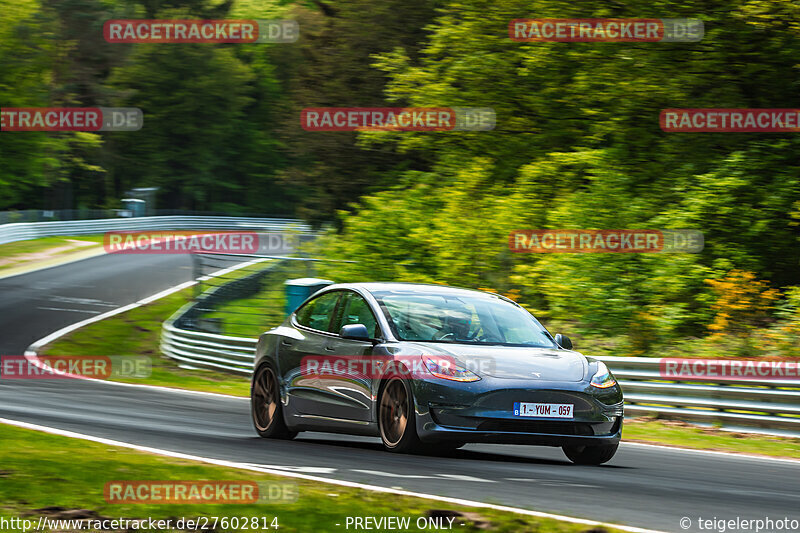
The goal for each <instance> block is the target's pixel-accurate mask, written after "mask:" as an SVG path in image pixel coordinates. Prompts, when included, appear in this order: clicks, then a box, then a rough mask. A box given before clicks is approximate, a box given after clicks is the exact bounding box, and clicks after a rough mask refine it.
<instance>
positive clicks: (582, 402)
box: [414, 378, 624, 446]
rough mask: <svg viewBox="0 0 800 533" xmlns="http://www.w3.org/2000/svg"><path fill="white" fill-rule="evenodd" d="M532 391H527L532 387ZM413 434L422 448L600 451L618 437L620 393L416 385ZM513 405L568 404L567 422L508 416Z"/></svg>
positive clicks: (500, 384)
mask: <svg viewBox="0 0 800 533" xmlns="http://www.w3.org/2000/svg"><path fill="white" fill-rule="evenodd" d="M532 385H533V386H532ZM415 388H416V390H415V395H414V396H415V401H416V404H417V405H416V415H417V416H416V422H417V433H418V435H419V437H420V439H421V440H422V441H424V442H445V441H457V442H491V443H500V444H532V445H544V446H565V445H579V446H586V445H589V446H591V445H602V444H613V443H616V442H619V440H620V437H621V434H622V419H623V414H624V413H623V407H622V391H621V390H620V389H619V386H615V387H612V388H610V389H607V390H597V389H594V388H593V387H591V386H590V385H589V384H588V383H587V382H578V383H574V382H567V383H552V382H550V383H546V382H542V383H538V382H537V383H535V384H532V383H531V382H530V381H524V382H517V381H514V380H500V379H491V378H490V379H484V380H481V381H477V382H474V383H450V382H446V381H444V380H435V381H418V382H416V387H415ZM515 402H531V403H557V404H565V403H569V404H572V405H573V406H574V407H573V415H574V416H573V419H571V420H563V419H557V418H528V417H520V416H514V414H513V405H514V403H515Z"/></svg>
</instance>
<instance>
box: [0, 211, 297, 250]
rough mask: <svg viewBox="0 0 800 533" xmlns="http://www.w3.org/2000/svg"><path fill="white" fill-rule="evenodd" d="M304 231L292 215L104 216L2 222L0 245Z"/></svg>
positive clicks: (0, 226)
mask: <svg viewBox="0 0 800 533" xmlns="http://www.w3.org/2000/svg"><path fill="white" fill-rule="evenodd" d="M290 226H291V227H293V228H296V229H297V230H298V231H300V232H303V233H305V232H308V231H310V229H309V227H308V226H307V225H306V224H305V223H303V222H301V221H299V220H294V219H290V218H257V217H218V216H194V215H176V216H154V217H135V218H104V219H96V220H63V221H57V222H22V223H13V224H2V225H0V244H7V243H9V242H16V241H25V240H29V239H39V238H41V237H53V236H58V235H95V234H100V233H105V232H107V231H164V230H202V229H219V230H222V229H228V230H243V231H244V230H252V231H285V230H286V229H287V227H290Z"/></svg>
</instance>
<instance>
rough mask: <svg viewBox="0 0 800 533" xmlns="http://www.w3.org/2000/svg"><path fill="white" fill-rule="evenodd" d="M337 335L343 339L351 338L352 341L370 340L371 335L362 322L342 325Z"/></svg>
mask: <svg viewBox="0 0 800 533" xmlns="http://www.w3.org/2000/svg"><path fill="white" fill-rule="evenodd" d="M339 336H340V337H341V338H343V339H352V340H354V341H367V342H369V341H371V340H372V336H370V334H369V331H367V326H365V325H364V324H348V325H346V326H342V329H340V330H339Z"/></svg>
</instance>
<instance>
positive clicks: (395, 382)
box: [378, 377, 423, 453]
mask: <svg viewBox="0 0 800 533" xmlns="http://www.w3.org/2000/svg"><path fill="white" fill-rule="evenodd" d="M378 429H379V430H380V434H381V440H382V441H383V447H384V448H385V449H386V451H388V452H394V453H416V452H420V451H422V449H423V446H422V442H421V441H420V440H419V436H418V435H417V425H416V418H415V416H414V398H413V396H412V393H411V387H409V386H408V382H407V380H405V379H401V378H398V377H393V378H390V379H389V381H387V382H386V385H385V386H384V387H383V389H382V390H381V394H380V398H379V400H378Z"/></svg>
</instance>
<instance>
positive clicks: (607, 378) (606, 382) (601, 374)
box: [591, 361, 617, 389]
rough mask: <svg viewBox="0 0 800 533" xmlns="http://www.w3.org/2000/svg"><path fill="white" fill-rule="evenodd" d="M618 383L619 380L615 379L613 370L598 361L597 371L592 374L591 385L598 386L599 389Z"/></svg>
mask: <svg viewBox="0 0 800 533" xmlns="http://www.w3.org/2000/svg"><path fill="white" fill-rule="evenodd" d="M616 384H617V380H616V379H614V376H612V375H611V371H610V370H609V369H608V367H607V366H606V364H605V363H603V362H601V361H598V362H597V372H595V373H594V376H592V381H591V385H592V387H597V388H598V389H607V388H609V387H613V386H614V385H616Z"/></svg>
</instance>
